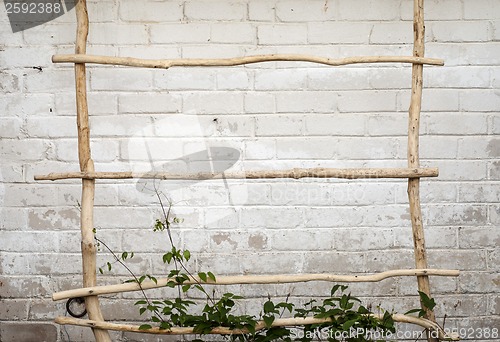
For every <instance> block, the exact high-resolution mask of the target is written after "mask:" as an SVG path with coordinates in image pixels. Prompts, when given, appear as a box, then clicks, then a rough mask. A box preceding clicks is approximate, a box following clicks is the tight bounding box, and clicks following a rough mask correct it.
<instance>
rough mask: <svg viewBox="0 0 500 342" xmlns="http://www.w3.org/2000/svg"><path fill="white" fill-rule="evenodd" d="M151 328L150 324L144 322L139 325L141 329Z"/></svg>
mask: <svg viewBox="0 0 500 342" xmlns="http://www.w3.org/2000/svg"><path fill="white" fill-rule="evenodd" d="M151 328H152V326H150V325H149V324H143V325H141V326H140V327H139V330H149V329H151Z"/></svg>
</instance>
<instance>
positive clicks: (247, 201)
mask: <svg viewBox="0 0 500 342" xmlns="http://www.w3.org/2000/svg"><path fill="white" fill-rule="evenodd" d="M88 7H89V14H90V20H91V28H90V30H91V32H90V36H89V48H88V52H89V53H92V54H105V55H113V56H115V55H116V56H135V57H144V58H196V57H203V58H209V57H232V56H241V55H253V54H261V53H307V54H315V55H320V56H326V57H332V58H337V57H348V56H354V55H379V54H380V55H410V54H411V51H412V44H411V43H412V22H411V20H412V1H410V0H376V1H375V0H355V1H354V0H350V1H347V0H321V1H319V0H309V1H301V0H283V1H274V0H227V1H222V0H220V1H201V0H193V1H176V0H174V1H152V0H142V1H132V0H115V1H108V0H104V1H103V0H101V1H95V0H93V1H89V4H88ZM426 7H427V8H426V19H427V24H426V28H427V31H426V41H427V46H426V55H427V56H429V57H437V58H443V59H445V61H446V66H444V67H426V68H425V72H424V78H425V85H424V86H425V90H424V96H423V112H422V127H421V133H422V137H421V157H422V165H423V166H437V167H439V168H440V176H439V178H437V179H432V180H423V181H422V190H421V193H422V202H423V214H424V224H425V228H426V238H427V246H428V248H429V251H428V256H429V263H430V266H431V267H437V268H457V269H460V270H461V271H462V273H461V276H460V277H459V278H457V279H454V278H432V289H433V293H434V295H435V297H436V300H437V302H438V303H439V306H438V308H437V314H438V316H439V317H440V319H441V318H442V317H443V315H444V314H445V313H446V314H447V319H446V327H447V328H450V329H452V328H458V329H465V330H461V331H462V332H467V334H468V337H470V338H469V340H474V341H482V340H488V339H485V338H482V337H480V336H479V335H478V334H480V333H481V332H485V331H486V330H487V329H493V328H494V327H497V328H498V326H500V301H499V296H498V293H499V289H500V278H499V275H498V272H499V270H500V268H499V265H500V249H499V245H500V228H499V226H500V206H499V203H500V197H499V196H500V139H499V138H498V134H499V133H500V114H499V111H500V89H499V88H500V72H499V70H500V69H499V68H498V66H499V65H500V42H499V39H500V6H499V3H498V0H453V1H451V0H427V1H426ZM361 9H362V10H361ZM0 12H1V13H2V14H1V18H0V30H1V35H2V42H1V46H0V80H1V81H0V89H1V92H2V95H1V97H0V153H1V164H0V236H1V238H0V301H1V305H0V340H1V341H4V342H9V341H16V342H20V341H35V340H36V341H41V340H44V341H55V340H57V341H73V342H76V341H91V340H92V337H91V333H90V330H89V329H81V328H75V327H67V328H63V327H60V326H57V325H54V324H53V323H52V319H53V318H54V317H55V316H58V315H64V314H65V307H64V303H62V302H52V301H51V299H50V296H51V293H53V292H56V291H60V290H64V289H70V288H75V287H79V286H80V284H81V276H80V270H81V266H80V263H81V257H80V254H79V241H80V236H79V228H78V226H79V211H78V205H79V201H80V199H79V197H80V185H79V183H78V182H74V181H59V182H56V183H49V182H34V181H33V176H34V175H35V174H43V173H48V172H54V171H56V172H61V171H70V170H73V171H74V170H77V169H78V165H77V163H78V162H77V160H78V158H77V152H76V139H75V137H76V125H75V121H76V120H75V101H74V85H73V71H72V67H71V65H62V64H61V65H53V64H52V63H51V61H50V57H51V55H52V54H55V53H71V52H72V51H73V42H74V32H75V26H76V25H75V18H74V12H71V13H69V14H66V15H64V16H62V17H60V18H58V19H57V20H55V21H52V22H50V23H48V24H44V25H42V26H38V27H36V28H33V29H30V30H27V31H24V32H20V33H16V34H13V33H12V32H11V30H10V27H9V24H8V21H7V16H6V14H5V13H4V11H0ZM88 76H89V77H88V87H89V107H90V113H91V116H92V117H91V131H92V133H93V139H92V152H93V155H94V159H95V161H96V168H97V170H100V171H109V170H130V169H131V170H134V171H150V170H153V169H154V170H169V171H209V170H211V169H216V170H221V169H227V168H230V169H232V170H251V169H262V168H271V169H279V168H289V167H315V166H330V167H392V166H394V167H405V166H406V126H407V115H406V113H407V109H408V106H409V88H410V81H411V68H410V67H409V66H402V65H397V64H396V65H392V64H390V65H389V64H384V65H358V66H348V67H340V68H327V67H322V66H318V65H311V64H308V63H266V64H255V65H248V66H245V67H233V68H205V69H202V68H190V69H180V68H173V69H171V70H149V69H142V70H139V69H131V68H111V67H99V66H95V67H94V66H93V67H89V71H88ZM207 151H209V153H207ZM209 156H211V157H212V161H209ZM154 186H155V184H154V183H152V182H151V181H149V182H146V181H143V180H141V181H136V182H135V181H134V182H133V181H120V182H111V181H100V182H98V185H97V192H96V208H95V225H96V229H97V232H98V236H99V237H100V238H101V239H103V240H104V241H106V242H107V243H108V244H109V245H110V247H112V248H113V249H114V250H115V251H124V250H127V251H132V250H133V251H135V252H136V254H137V256H136V257H135V258H134V259H133V261H132V263H131V267H132V269H133V270H135V271H136V272H138V273H141V272H142V273H145V272H146V270H147V272H149V273H153V274H155V275H161V274H162V272H163V273H164V272H165V268H164V266H163V265H162V263H161V254H162V253H161V251H162V250H165V249H166V248H167V246H168V244H167V242H166V241H167V240H162V238H164V237H161V238H160V237H159V236H158V235H156V234H153V233H152V229H151V227H152V225H153V223H154V219H155V218H157V217H160V208H159V206H158V203H157V200H156V198H155V194H154V191H153V190H152V189H154ZM156 186H157V187H158V188H160V189H161V191H163V193H165V194H167V195H168V196H169V197H170V198H171V199H172V201H173V202H174V206H173V211H174V213H175V215H177V216H178V217H181V218H182V219H184V221H183V222H182V223H181V224H178V225H176V226H175V228H174V239H175V240H176V241H177V242H178V243H179V244H180V245H181V246H184V247H186V248H188V249H190V250H191V252H192V254H193V259H194V263H193V265H192V267H193V269H194V270H207V269H209V270H212V271H213V272H214V273H216V274H250V273H256V274H265V273H296V272H298V273H306V272H307V273H311V272H335V273H350V272H360V273H364V272H376V271H384V270H388V269H393V268H411V267H413V256H412V240H411V228H410V221H409V211H408V203H407V202H408V200H407V197H406V183H405V182H402V181H381V180H370V181H339V180H301V181H293V180H291V181H284V180H275V181H270V180H258V181H227V182H223V181H202V182H177V183H165V182H161V183H156ZM108 260H111V257H110V256H109V254H106V253H104V251H102V252H100V253H99V264H100V265H104V264H105V262H106V261H108ZM125 279H128V278H127V274H126V272H125V271H124V270H122V269H120V268H119V267H118V266H115V267H114V269H113V272H111V273H106V274H105V276H101V277H100V280H99V281H100V282H101V283H116V282H119V281H122V280H125ZM328 287H329V285H328V284H306V285H281V286H275V287H272V286H271V287H263V286H249V287H240V286H235V287H233V288H232V289H231V290H233V291H235V292H239V293H242V294H244V295H245V296H246V297H247V298H248V300H246V301H245V302H244V304H243V307H242V310H247V311H248V312H251V310H252V308H255V307H256V303H258V302H259V301H262V300H263V298H265V297H266V296H267V295H268V294H271V295H278V296H284V295H286V294H288V293H291V294H292V297H293V298H294V300H297V301H300V300H304V299H305V298H308V297H309V296H310V294H311V293H317V294H318V295H321V294H323V293H328V291H327V290H328ZM351 289H352V291H353V293H354V294H356V295H358V296H360V297H362V298H363V299H365V300H366V301H367V302H371V303H374V304H379V303H381V304H382V305H383V306H384V307H387V308H394V309H395V310H396V311H398V312H404V311H406V310H407V309H409V308H413V307H415V306H416V303H417V298H416V296H415V295H416V293H417V289H416V285H415V279H413V278H405V279H390V280H385V281H383V282H380V283H376V284H369V285H367V284H365V285H360V284H357V285H354V284H353V285H351ZM137 297H138V295H137V294H133V293H126V294H122V295H116V296H109V297H108V298H105V299H104V300H103V302H102V303H103V312H104V315H105V317H106V318H107V319H114V320H118V321H131V320H136V319H140V317H139V315H138V312H137V308H135V307H134V306H133V303H134V301H135V300H136V298H137ZM481 329H485V330H481ZM34 336H36V338H34ZM113 337H114V339H115V340H116V341H159V340H160V339H159V338H157V337H147V336H140V335H130V334H121V333H114V334H113ZM161 340H162V341H166V340H169V341H175V340H178V339H176V338H172V339H161ZM413 340H414V339H413ZM489 340H496V341H500V339H499V338H496V339H494V338H493V339H489Z"/></svg>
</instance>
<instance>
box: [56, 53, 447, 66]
mask: <svg viewBox="0 0 500 342" xmlns="http://www.w3.org/2000/svg"><path fill="white" fill-rule="evenodd" d="M280 61H281V62H285V61H286V62H311V63H317V64H323V65H328V66H341V65H349V64H360V63H364V64H366V63H410V64H428V65H439V66H441V65H444V61H443V60H442V59H437V58H420V57H415V56H360V57H347V58H338V59H334V58H326V57H317V56H309V55H296V54H273V55H257V56H247V57H235V58H219V59H141V58H132V57H113V56H94V55H85V54H74V55H54V56H52V62H54V63H92V64H103V65H119V66H129V67H139V68H155V69H168V68H171V67H217V66H236V65H245V64H252V63H262V62H280Z"/></svg>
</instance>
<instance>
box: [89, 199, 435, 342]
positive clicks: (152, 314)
mask: <svg viewBox="0 0 500 342" xmlns="http://www.w3.org/2000/svg"><path fill="white" fill-rule="evenodd" d="M156 194H157V196H158V200H159V203H160V206H161V209H162V211H161V212H162V218H161V219H157V220H156V221H155V223H154V226H153V232H155V233H161V232H164V233H166V234H167V237H168V243H169V247H168V248H167V249H166V251H165V253H164V254H163V255H162V261H163V264H164V265H165V266H166V267H167V270H168V271H167V274H168V278H169V281H168V282H167V285H166V286H168V287H171V288H175V289H177V295H176V297H175V298H169V299H164V300H152V299H150V298H149V297H148V296H147V294H146V292H145V291H144V290H143V288H142V286H141V285H142V284H143V282H144V281H145V280H149V281H152V282H154V283H157V282H158V280H157V279H156V277H154V276H152V275H150V274H144V275H140V276H137V275H135V274H134V273H133V272H132V271H131V269H130V268H129V267H128V266H127V264H126V263H127V261H128V260H129V259H131V258H133V257H134V256H135V253H134V252H122V253H115V252H114V251H113V250H112V249H111V248H109V246H108V245H107V244H106V243H105V242H104V241H103V240H101V239H99V238H98V237H97V234H96V237H95V239H96V242H97V245H98V246H99V247H103V248H105V249H106V250H107V251H108V252H110V253H111V255H112V256H113V258H114V261H115V263H119V264H120V265H121V266H122V267H124V268H125V269H126V270H127V271H128V273H129V274H130V275H131V277H132V278H131V279H129V280H128V281H127V282H134V283H137V284H139V287H140V290H141V293H142V297H143V298H142V299H140V300H138V301H136V302H135V305H136V306H137V308H138V310H139V313H140V314H141V315H144V316H147V320H148V323H145V324H142V325H141V326H140V327H139V329H140V330H144V331H147V330H148V329H152V328H153V327H158V328H159V329H163V330H170V329H172V328H174V327H189V328H192V332H193V333H194V334H195V335H196V336H199V337H202V336H203V335H206V334H210V333H213V331H214V330H217V329H221V328H224V329H225V330H224V331H222V333H221V334H222V336H223V337H224V339H226V340H228V341H255V342H264V341H313V340H318V339H320V340H327V341H348V342H364V341H385V340H382V339H376V338H373V336H387V335H390V334H392V333H394V332H395V331H396V328H395V322H394V320H393V316H392V315H393V312H390V311H388V310H384V309H382V308H381V307H377V309H378V313H377V314H375V313H373V312H372V311H371V308H370V307H367V306H365V305H363V304H362V303H361V301H360V300H359V299H358V298H356V297H354V296H352V295H351V293H349V292H348V291H347V289H348V287H347V286H345V285H333V286H332V288H331V291H330V294H329V296H328V297H327V298H325V299H322V300H317V299H311V300H310V301H308V302H306V303H305V304H303V305H296V304H293V303H291V302H290V301H289V296H290V295H287V296H286V299H285V300H284V301H275V300H273V298H271V297H270V296H268V298H267V300H266V301H265V302H264V303H263V305H262V308H261V309H260V312H259V314H258V315H248V314H238V313H237V312H236V311H237V303H238V301H239V300H242V299H243V297H242V296H239V295H237V294H234V293H230V292H227V293H223V294H222V295H219V296H216V294H215V291H214V292H213V293H212V294H210V293H209V291H207V289H206V288H205V285H206V284H207V283H208V284H209V283H216V282H217V278H216V276H215V275H214V273H212V272H210V271H205V272H197V273H196V274H194V273H193V271H191V269H190V261H191V252H190V251H189V250H188V249H181V248H178V247H177V246H176V245H175V244H174V242H173V238H172V232H171V226H172V225H173V224H180V223H182V219H179V218H177V217H172V211H171V209H172V203H171V202H170V201H168V204H165V203H164V199H165V198H162V196H161V194H160V193H159V192H158V191H157V192H156ZM167 200H168V199H167ZM111 270H112V262H107V263H106V264H105V266H103V267H101V268H99V272H100V273H104V272H106V271H111ZM191 291H196V292H197V294H198V296H199V295H200V294H202V297H203V298H204V300H203V301H204V305H202V308H201V309H200V305H199V302H198V303H197V302H195V301H193V300H190V299H189V298H192V297H194V296H188V294H189V293H190V292H191ZM420 299H421V301H422V303H423V304H424V307H425V308H428V309H432V308H433V307H434V306H435V305H436V304H435V302H434V299H432V298H429V297H428V296H427V295H425V293H420ZM411 313H417V314H418V316H419V317H422V316H423V315H424V314H425V311H424V310H423V309H414V310H410V311H409V312H407V314H411ZM283 317H286V318H295V319H304V320H305V319H307V318H308V317H309V318H310V317H313V318H315V319H316V320H315V321H314V323H311V324H305V325H302V324H301V325H298V323H295V324H292V325H290V324H287V323H285V324H276V323H279V321H280V319H282V318H283ZM373 332H377V334H376V335H374V334H373ZM219 333H220V331H219ZM193 341H197V342H200V341H203V340H202V339H200V338H196V339H194V340H193Z"/></svg>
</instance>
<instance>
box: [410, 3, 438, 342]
mask: <svg viewBox="0 0 500 342" xmlns="http://www.w3.org/2000/svg"><path fill="white" fill-rule="evenodd" d="M424 54H425V24H424V0H414V1H413V56H414V57H416V58H423V57H424ZM423 74H424V68H423V65H417V64H413V66H412V89H411V98H410V109H409V118H408V167H417V168H418V167H419V166H420V157H419V135H420V111H421V107H422V88H423V82H424V81H423ZM408 200H409V204H410V217H411V223H412V232H413V245H414V251H415V267H417V268H426V267H427V255H426V249H425V237H424V227H423V224H422V209H421V205H420V179H418V178H417V179H408ZM417 284H418V289H419V291H421V292H424V293H426V294H427V295H428V296H429V297H431V291H430V284H429V277H428V276H426V275H423V276H418V277H417ZM421 304H422V309H423V310H425V312H426V314H425V318H427V319H429V320H431V321H433V322H435V321H436V316H435V314H434V312H433V311H432V310H430V309H428V308H427V307H426V306H425V305H424V303H421ZM427 341H428V342H437V341H438V339H436V338H434V337H432V336H431V335H430V334H429V333H428V334H427Z"/></svg>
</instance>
